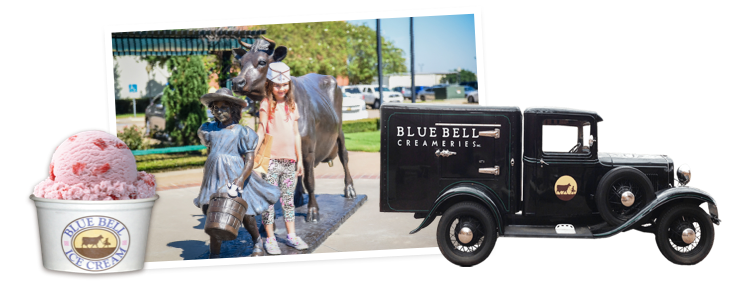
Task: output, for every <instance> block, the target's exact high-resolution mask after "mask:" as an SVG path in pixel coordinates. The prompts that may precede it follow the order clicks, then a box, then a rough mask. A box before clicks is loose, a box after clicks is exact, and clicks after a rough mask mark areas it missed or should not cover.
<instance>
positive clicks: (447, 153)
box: [434, 149, 457, 157]
mask: <svg viewBox="0 0 748 302" xmlns="http://www.w3.org/2000/svg"><path fill="white" fill-rule="evenodd" d="M434 154H436V157H439V156H441V157H450V156H451V155H455V154H457V152H452V151H449V150H447V149H444V150H441V151H439V150H438V149H437V150H436V153H434Z"/></svg>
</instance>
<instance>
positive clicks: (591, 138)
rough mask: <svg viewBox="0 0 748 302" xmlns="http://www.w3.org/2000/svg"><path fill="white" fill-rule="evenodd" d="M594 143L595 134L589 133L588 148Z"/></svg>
mask: <svg viewBox="0 0 748 302" xmlns="http://www.w3.org/2000/svg"><path fill="white" fill-rule="evenodd" d="M594 144H595V136H594V135H592V134H590V148H592V145H594Z"/></svg>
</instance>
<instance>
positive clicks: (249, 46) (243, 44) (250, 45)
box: [239, 40, 252, 49]
mask: <svg viewBox="0 0 748 302" xmlns="http://www.w3.org/2000/svg"><path fill="white" fill-rule="evenodd" d="M239 44H241V46H244V48H246V49H252V44H249V43H247V42H244V41H242V40H239Z"/></svg>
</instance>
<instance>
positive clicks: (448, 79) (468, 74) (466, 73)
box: [439, 69, 478, 84]
mask: <svg viewBox="0 0 748 302" xmlns="http://www.w3.org/2000/svg"><path fill="white" fill-rule="evenodd" d="M450 71H452V72H454V73H450V74H447V76H445V77H443V78H442V79H441V80H440V81H439V82H440V83H442V84H444V83H455V84H459V83H461V82H473V81H477V80H478V77H477V76H475V73H473V72H472V71H470V70H465V69H463V70H460V71H457V69H454V70H450ZM458 74H459V75H460V76H459V79H458V77H457V75H458Z"/></svg>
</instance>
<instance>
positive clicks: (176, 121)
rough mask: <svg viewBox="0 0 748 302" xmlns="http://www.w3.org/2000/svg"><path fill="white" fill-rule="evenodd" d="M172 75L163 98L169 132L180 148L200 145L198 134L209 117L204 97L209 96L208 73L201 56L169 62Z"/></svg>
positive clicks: (177, 58) (167, 59)
mask: <svg viewBox="0 0 748 302" xmlns="http://www.w3.org/2000/svg"><path fill="white" fill-rule="evenodd" d="M165 63H166V69H167V70H168V71H169V73H170V74H171V75H170V76H169V83H168V84H167V86H166V88H164V95H163V97H162V98H161V99H162V101H163V103H164V106H165V107H166V129H165V130H166V132H167V133H169V135H170V136H171V138H172V139H173V140H174V142H176V143H177V145H182V146H184V145H196V144H199V143H200V141H199V139H198V138H197V130H198V129H199V128H200V125H202V123H203V122H205V121H206V120H207V119H208V117H207V114H206V113H205V108H204V107H203V105H202V103H200V97H201V96H202V95H203V94H205V93H207V92H208V72H207V71H206V70H205V66H204V65H203V61H202V58H201V57H200V56H172V57H167V58H166V60H165Z"/></svg>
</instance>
